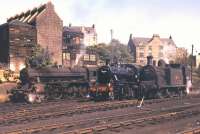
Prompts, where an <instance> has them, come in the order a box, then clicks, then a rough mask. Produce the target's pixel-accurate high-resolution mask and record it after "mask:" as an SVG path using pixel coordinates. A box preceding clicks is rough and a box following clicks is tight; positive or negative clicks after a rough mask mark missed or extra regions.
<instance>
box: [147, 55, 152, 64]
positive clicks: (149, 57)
mask: <svg viewBox="0 0 200 134" xmlns="http://www.w3.org/2000/svg"><path fill="white" fill-rule="evenodd" d="M147 65H153V56H147Z"/></svg>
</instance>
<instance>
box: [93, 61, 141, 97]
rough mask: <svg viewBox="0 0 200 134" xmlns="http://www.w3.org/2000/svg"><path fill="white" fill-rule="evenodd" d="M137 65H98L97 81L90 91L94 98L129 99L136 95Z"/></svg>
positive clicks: (137, 82) (137, 81)
mask: <svg viewBox="0 0 200 134" xmlns="http://www.w3.org/2000/svg"><path fill="white" fill-rule="evenodd" d="M138 84H139V66H136V65H132V64H113V65H107V66H102V67H99V68H98V70H97V82H96V85H95V88H93V89H92V90H91V92H90V94H91V97H92V98H94V99H100V100H102V99H104V100H106V99H109V98H110V99H123V98H126V99H131V98H135V97H137V93H138V87H139V85H138Z"/></svg>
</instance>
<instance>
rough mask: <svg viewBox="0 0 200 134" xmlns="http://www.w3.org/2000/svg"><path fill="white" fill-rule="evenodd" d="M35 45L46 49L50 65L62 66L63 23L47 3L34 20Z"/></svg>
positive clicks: (52, 7)
mask: <svg viewBox="0 0 200 134" xmlns="http://www.w3.org/2000/svg"><path fill="white" fill-rule="evenodd" d="M36 28H37V43H38V44H39V45H41V47H43V48H44V49H48V51H49V54H50V57H51V58H52V59H51V60H52V63H57V64H58V65H62V31H63V22H62V20H61V19H60V18H59V16H58V15H57V14H56V12H55V10H54V6H53V5H52V4H51V3H47V5H46V9H45V10H44V11H43V13H41V14H40V15H39V16H38V17H37V18H36Z"/></svg>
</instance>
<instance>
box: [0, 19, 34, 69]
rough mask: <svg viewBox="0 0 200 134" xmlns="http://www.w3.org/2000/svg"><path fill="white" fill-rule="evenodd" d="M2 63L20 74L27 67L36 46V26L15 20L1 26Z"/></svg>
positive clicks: (0, 60) (0, 48)
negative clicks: (26, 64) (26, 62)
mask: <svg viewBox="0 0 200 134" xmlns="http://www.w3.org/2000/svg"><path fill="white" fill-rule="evenodd" d="M0 29H1V30H0V34H1V35H2V36H1V38H0V42H1V44H0V51H2V52H0V57H1V58H0V62H1V63H4V64H7V66H8V67H9V68H10V69H11V70H13V71H16V72H18V71H19V70H21V69H22V68H23V67H25V60H26V58H27V57H30V56H31V54H32V50H33V47H34V46H35V44H36V29H35V27H34V26H31V25H28V24H25V23H22V22H20V21H18V20H13V21H11V22H8V23H6V24H4V25H2V26H1V28H0Z"/></svg>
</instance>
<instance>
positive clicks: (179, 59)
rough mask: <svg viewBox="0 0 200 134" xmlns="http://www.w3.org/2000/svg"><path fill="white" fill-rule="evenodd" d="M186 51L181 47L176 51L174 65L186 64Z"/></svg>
mask: <svg viewBox="0 0 200 134" xmlns="http://www.w3.org/2000/svg"><path fill="white" fill-rule="evenodd" d="M187 57H188V53H187V49H185V48H183V47H179V48H177V49H176V60H175V62H176V63H182V64H187Z"/></svg>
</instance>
